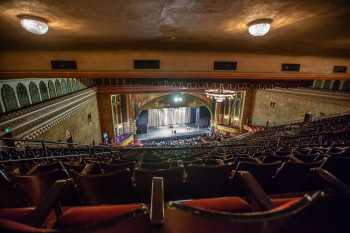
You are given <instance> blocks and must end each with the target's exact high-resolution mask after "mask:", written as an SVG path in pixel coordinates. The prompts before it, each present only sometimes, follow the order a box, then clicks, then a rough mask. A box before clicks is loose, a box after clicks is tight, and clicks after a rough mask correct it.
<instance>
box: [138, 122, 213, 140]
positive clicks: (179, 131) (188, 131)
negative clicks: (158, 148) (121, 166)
mask: <svg viewBox="0 0 350 233" xmlns="http://www.w3.org/2000/svg"><path fill="white" fill-rule="evenodd" d="M174 130H176V134H174V133H173V131H174ZM209 132H210V131H209V129H208V128H195V127H186V126H180V125H175V126H173V128H170V127H169V126H159V127H156V128H148V132H147V133H145V134H138V135H137V136H136V138H137V139H139V140H140V141H146V140H158V139H171V138H174V139H176V138H181V137H187V136H197V135H198V136H199V135H207V134H208V133H209Z"/></svg>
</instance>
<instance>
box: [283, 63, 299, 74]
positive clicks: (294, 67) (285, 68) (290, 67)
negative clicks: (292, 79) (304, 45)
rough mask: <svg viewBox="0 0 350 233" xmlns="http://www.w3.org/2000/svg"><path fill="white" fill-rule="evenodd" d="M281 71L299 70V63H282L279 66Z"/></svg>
mask: <svg viewBox="0 0 350 233" xmlns="http://www.w3.org/2000/svg"><path fill="white" fill-rule="evenodd" d="M281 70H282V71H293V72H299V71H300V64H287V63H283V64H282V66H281Z"/></svg>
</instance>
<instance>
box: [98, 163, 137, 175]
mask: <svg viewBox="0 0 350 233" xmlns="http://www.w3.org/2000/svg"><path fill="white" fill-rule="evenodd" d="M101 166H102V169H103V171H104V173H109V172H116V171H119V170H125V169H130V171H131V172H133V171H134V170H135V166H136V163H135V162H134V161H131V162H122V163H102V164H101Z"/></svg>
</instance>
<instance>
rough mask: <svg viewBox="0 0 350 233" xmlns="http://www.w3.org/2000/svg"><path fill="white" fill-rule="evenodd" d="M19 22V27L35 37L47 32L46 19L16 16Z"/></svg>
mask: <svg viewBox="0 0 350 233" xmlns="http://www.w3.org/2000/svg"><path fill="white" fill-rule="evenodd" d="M18 18H19V19H20V21H21V26H22V27H23V28H24V29H25V30H27V31H28V32H31V33H33V34H36V35H44V34H46V33H47V31H48V30H49V25H48V22H47V20H46V19H44V18H41V17H38V16H33V15H18Z"/></svg>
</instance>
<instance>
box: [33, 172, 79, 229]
mask: <svg viewBox="0 0 350 233" xmlns="http://www.w3.org/2000/svg"><path fill="white" fill-rule="evenodd" d="M69 185H72V180H71V179H67V180H57V181H56V182H55V183H54V184H53V185H52V187H51V188H50V190H49V191H48V193H47V194H46V196H45V197H44V198H43V199H42V200H40V202H39V204H38V206H36V208H35V210H34V213H33V215H32V216H31V219H30V222H28V224H30V225H32V226H35V227H40V226H41V225H42V224H43V223H44V222H45V220H46V218H47V217H48V216H49V214H50V212H51V211H52V210H55V213H56V215H57V214H60V199H61V197H62V195H63V194H64V192H65V191H66V190H67V188H68V187H69Z"/></svg>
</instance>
